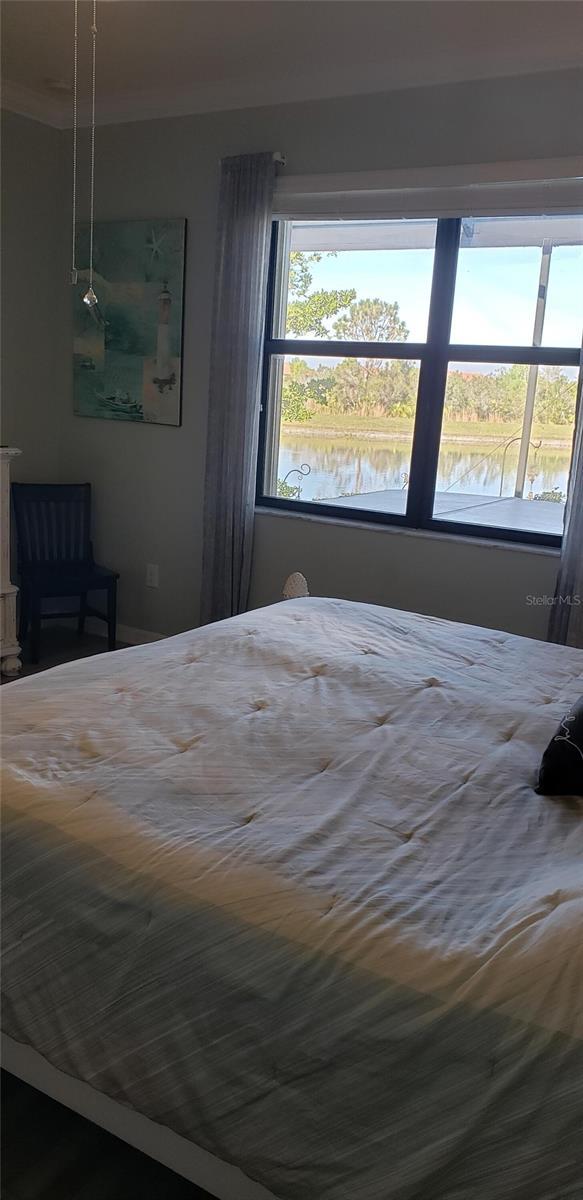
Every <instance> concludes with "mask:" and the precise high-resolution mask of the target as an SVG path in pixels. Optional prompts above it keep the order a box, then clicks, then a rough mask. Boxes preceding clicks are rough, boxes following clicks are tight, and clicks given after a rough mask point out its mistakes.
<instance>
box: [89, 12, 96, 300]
mask: <svg viewBox="0 0 583 1200" xmlns="http://www.w3.org/2000/svg"><path fill="white" fill-rule="evenodd" d="M96 40H97V0H93V24H92V26H91V42H92V44H91V177H90V210H89V287H90V288H92V287H93V209H94V192H95V43H96Z"/></svg>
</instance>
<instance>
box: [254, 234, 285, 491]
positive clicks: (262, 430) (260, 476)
mask: <svg viewBox="0 0 583 1200" xmlns="http://www.w3.org/2000/svg"><path fill="white" fill-rule="evenodd" d="M278 239H279V222H278V221H273V222H272V225H271V243H270V247H269V269H268V275H267V293H266V300H265V334H264V344H263V363H262V368H261V370H262V376H261V402H260V409H259V441H258V446H257V475H256V479H255V499H256V501H260V500H261V499H262V497H263V494H264V490H265V488H264V480H265V446H266V437H267V415H268V414H267V405H268V403H269V371H270V358H271V356H270V354H269V351H268V346H269V343H270V341H271V339H272V338H273V314H274V299H275V282H276V280H275V277H276V272H277V247H278Z"/></svg>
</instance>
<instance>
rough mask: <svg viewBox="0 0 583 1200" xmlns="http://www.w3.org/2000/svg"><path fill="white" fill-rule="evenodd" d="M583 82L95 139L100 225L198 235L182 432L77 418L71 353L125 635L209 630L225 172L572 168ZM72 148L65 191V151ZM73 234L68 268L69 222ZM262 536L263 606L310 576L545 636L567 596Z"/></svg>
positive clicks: (251, 115) (170, 123) (319, 538)
mask: <svg viewBox="0 0 583 1200" xmlns="http://www.w3.org/2000/svg"><path fill="white" fill-rule="evenodd" d="M582 80H583V75H582V74H581V72H576V71H564V72H559V73H551V74H547V75H536V76H531V77H528V76H526V77H523V78H520V79H501V80H496V81H495V82H493V83H487V82H483V81H479V82H478V81H477V82H474V83H468V84H457V85H452V86H446V87H439V88H426V89H415V90H411V91H406V92H394V93H387V94H384V95H381V96H360V97H354V98H346V99H340V100H330V101H321V102H310V103H306V104H293V105H283V106H279V107H271V108H257V109H252V110H244V111H237V112H229V113H214V114H210V115H204V116H193V117H181V118H175V119H167V120H160V121H148V122H141V123H134V124H131V125H117V126H109V127H107V128H103V129H99V130H98V136H97V154H98V167H97V196H96V212H97V215H98V216H99V217H101V218H114V217H120V218H132V217H135V218H140V217H142V218H147V217H151V216H175V217H177V216H186V217H187V218H188V222H189V227H188V259H187V273H186V294H185V346H184V394H183V425H182V427H181V428H180V429H171V428H163V427H153V426H152V427H148V426H144V427H139V426H129V425H128V426H125V425H123V424H122V423H113V422H107V421H96V420H86V419H81V418H77V417H75V416H74V415H73V414H72V409H71V394H70V393H71V383H70V370H69V360H68V353H67V352H65V353H62V354H61V355H60V358H59V367H58V378H57V381H56V388H57V391H58V392H59V395H60V396H61V395H62V397H63V417H62V425H61V430H60V439H59V460H60V466H59V470H60V476H61V478H62V479H63V480H73V479H89V480H91V482H92V483H93V484H94V488H95V502H96V514H95V515H96V545H97V550H98V552H99V554H100V555H101V558H102V560H103V561H105V562H107V563H108V564H109V565H111V566H118V567H119V568H120V569H121V570H122V581H121V592H120V619H121V621H123V622H124V623H125V624H128V625H132V626H137V627H139V628H144V629H151V630H159V631H160V632H174V631H177V630H179V629H183V628H186V627H188V626H191V625H193V624H195V623H196V620H197V615H198V592H199V586H200V562H201V543H202V506H203V478H204V456H205V437H206V406H207V390H208V367H209V341H210V310H211V303H212V291H213V273H214V233H215V222H216V189H217V181H218V163H219V159H220V158H221V157H222V156H223V155H226V154H234V153H242V152H246V151H254V150H262V149H269V148H273V149H277V150H281V151H282V152H284V153H285V154H286V157H287V169H288V170H289V171H290V172H291V173H294V174H296V173H298V174H299V173H301V174H304V173H312V172H313V173H317V172H327V171H328V172H332V171H346V170H360V169H362V170H364V169H367V170H374V169H382V168H390V167H405V166H408V165H418V166H431V165H456V164H461V163H466V162H467V163H469V162H489V161H500V160H504V159H508V160H513V159H523V158H528V157H542V158H545V157H562V156H570V155H573V154H577V153H583V130H582V128H581V125H580V123H577V122H575V121H574V120H573V119H572V114H573V112H575V111H577V108H578V97H579V95H580V92H581V87H582ZM61 142H62V147H61V149H62V155H63V161H62V166H63V175H62V178H63V184H64V186H65V188H67V186H68V183H67V178H66V176H67V172H68V169H69V158H70V149H69V137H68V135H61ZM81 173H82V176H84V174H85V168H84V166H83V165H82V167H81ZM22 186H23V188H24V187H25V185H24V184H23V185H22ZM26 186H28V187H30V181H28V183H27V185H26ZM63 214H64V215H65V216H66V205H64V206H63ZM58 236H59V237H60V239H61V246H62V248H63V254H65V255H66V253H67V240H66V228H65V226H64V225H63V224H62V227H61V230H60V233H59V235H58ZM26 301H27V297H26V295H22V296H21V299H20V303H19V312H20V313H22V312H23V311H26V307H27V303H26ZM63 331H64V333H65V335H66V336H65V344H67V343H68V337H69V334H68V333H67V331H66V326H65V325H64V324H63V330H62V332H63ZM61 345H63V342H61ZM47 469H48V468H47ZM256 524H257V545H256V553H255V561H254V568H253V592H252V597H253V602H254V603H263V602H267V601H269V600H272V599H274V598H276V596H277V595H278V594H279V588H280V583H281V579H282V577H283V576H285V574H287V573H288V571H290V570H292V569H296V568H300V569H303V570H308V573H309V574H310V576H311V583H312V587H313V589H314V591H318V592H323V593H326V592H328V593H334V594H337V595H347V596H350V595H352V596H354V597H355V598H357V597H360V598H369V599H373V600H380V601H381V602H386V603H399V604H402V605H403V607H409V608H421V609H423V610H425V611H431V612H439V613H440V614H442V615H445V616H451V617H457V618H458V619H463V620H468V621H481V622H483V623H484V624H494V625H496V624H497V625H500V626H501V627H504V628H508V629H513V630H517V631H519V632H525V633H530V634H534V635H540V636H544V630H545V625H546V614H545V613H544V612H543V610H541V609H537V610H531V609H529V608H528V607H527V606H526V601H525V597H526V595H527V594H528V593H530V592H531V591H532V592H534V593H537V592H539V593H544V592H548V591H550V592H552V590H553V586H554V571H555V563H556V558H553V556H552V555H551V556H549V555H548V554H544V553H543V554H537V553H529V552H527V551H521V550H506V549H501V548H494V549H492V550H487V551H486V549H485V548H484V547H481V546H478V547H476V546H473V545H472V544H471V543H468V542H467V541H459V542H455V541H453V540H450V541H447V542H445V541H443V540H440V541H436V540H435V539H431V538H428V537H426V536H422V535H418V536H411V535H403V534H397V533H393V532H392V531H390V530H386V529H376V530H374V529H367V530H366V531H362V530H360V529H359V530H355V529H353V528H346V527H344V526H342V527H341V526H337V527H336V526H332V527H331V526H329V525H327V524H326V523H324V522H321V521H315V522H306V521H304V520H303V519H300V518H289V517H279V516H272V515H259V516H258V518H257V523H256ZM147 562H155V563H158V564H159V566H160V588H159V590H158V591H155V590H150V589H146V587H145V564H146V563H147ZM492 577H494V578H500V579H503V581H504V582H503V586H502V587H500V588H498V587H496V589H494V588H493V587H492V583H491V580H492ZM482 588H483V590H482Z"/></svg>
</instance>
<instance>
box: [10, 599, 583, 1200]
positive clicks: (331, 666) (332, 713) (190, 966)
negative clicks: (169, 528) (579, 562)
mask: <svg viewBox="0 0 583 1200" xmlns="http://www.w3.org/2000/svg"><path fill="white" fill-rule="evenodd" d="M2 692H3V695H2V700H3V727H4V769H3V802H4V837H3V856H4V869H3V893H4V902H3V934H4V970H3V989H4V996H3V1030H4V1038H5V1041H4V1046H5V1055H6V1056H7V1057H6V1058H5V1065H6V1066H8V1067H9V1069H12V1070H14V1071H16V1073H20V1074H22V1075H23V1076H24V1077H25V1078H28V1079H29V1081H31V1082H35V1081H36V1083H37V1086H40V1087H43V1088H45V1089H46V1090H48V1091H51V1090H52V1093H53V1094H57V1093H58V1092H59V1088H60V1089H61V1093H60V1094H59V1098H60V1099H63V1100H64V1101H65V1102H66V1103H70V1104H71V1105H72V1106H73V1107H78V1108H79V1109H80V1110H81V1111H85V1112H86V1113H87V1115H89V1116H91V1117H92V1119H94V1120H97V1121H100V1122H101V1123H103V1124H105V1125H106V1126H107V1127H108V1128H111V1127H112V1126H113V1127H114V1131H115V1132H120V1133H121V1135H122V1136H125V1137H127V1139H128V1140H130V1141H131V1140H133V1141H134V1144H138V1145H140V1144H141V1147H142V1148H143V1149H149V1151H150V1153H152V1154H154V1155H155V1156H156V1157H160V1158H162V1160H163V1161H168V1162H169V1165H174V1166H175V1169H178V1170H180V1171H181V1172H182V1173H184V1174H186V1175H188V1176H189V1177H190V1178H193V1179H195V1181H197V1182H199V1183H201V1184H202V1185H203V1186H205V1187H206V1188H207V1189H208V1190H209V1191H210V1192H211V1193H212V1194H214V1195H217V1196H220V1197H223V1200H247V1198H248V1200H260V1198H261V1197H263V1200H266V1198H267V1197H276V1198H278V1200H349V1198H350V1200H354V1198H355V1197H358V1198H359V1200H462V1198H463V1200H467V1198H468V1197H477V1196H479V1197H480V1200H513V1198H518V1197H520V1198H521V1200H522V1198H527V1200H568V1198H570V1197H573V1198H574V1197H575V1196H576V1195H577V1196H579V1195H580V1194H581V1192H580V1188H581V1180H582V1178H583V1139H582V1137H581V1130H582V1128H583V1003H582V1002H581V980H582V974H583V970H582V968H583V938H582V936H581V930H582V928H583V817H582V816H581V813H580V811H578V809H577V807H576V805H575V804H574V803H570V802H569V801H566V802H558V801H554V800H552V799H549V798H544V797H541V796H538V795H537V794H536V793H535V791H534V784H535V779H536V771H537V766H538V763H539V761H540V756H541V753H542V750H543V749H544V747H545V745H546V743H547V742H548V740H549V737H550V736H551V734H552V732H553V730H554V728H555V726H556V724H557V722H558V720H559V718H560V717H561V715H562V714H563V712H564V711H565V709H566V708H567V707H568V706H569V705H570V704H571V702H572V701H573V700H574V699H576V698H577V697H578V696H579V695H581V694H582V693H583V652H582V651H578V650H574V649H569V648H563V647H556V646H551V645H547V644H543V643H539V642H534V641H531V640H528V639H525V638H519V637H516V636H513V635H510V634H506V633H501V632H496V631H492V630H486V629H479V628H474V627H471V626H467V625H460V624H453V623H449V622H446V621H442V620H438V619H434V618H430V617H422V616H418V615H415V614H409V613H405V612H400V611H393V610H390V609H384V608H379V607H376V606H373V605H366V604H355V603H349V602H347V601H342V600H329V599H315V598H306V599H301V600H295V601H288V602H286V603H282V604H279V605H274V606H273V607H270V608H267V609H263V610H261V611H256V612H251V613H248V614H245V615H244V616H241V617H237V618H235V619H233V620H231V621H226V622H222V623H220V624H217V625H214V626H208V627H206V628H203V629H199V630H195V631H193V632H189V633H185V634H181V635H180V636H178V637H173V638H169V639H166V640H164V641H162V642H159V643H156V644H155V645H148V646H141V647H136V648H133V649H130V650H124V651H118V652H117V653H115V654H111V655H110V654H107V655H102V656H99V657H97V658H93V659H89V660H85V661H82V662H76V663H70V664H67V665H65V666H62V667H58V668H55V669H53V670H51V671H47V672H45V673H43V674H40V675H37V676H32V677H29V678H26V679H23V680H22V681H19V682H16V683H13V684H10V685H9V686H8V687H6V688H3V689H2ZM116 1114H117V1115H116ZM116 1122H117V1128H116Z"/></svg>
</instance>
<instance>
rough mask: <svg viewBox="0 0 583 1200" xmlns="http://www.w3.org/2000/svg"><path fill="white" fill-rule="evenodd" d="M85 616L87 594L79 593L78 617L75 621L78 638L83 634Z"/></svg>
mask: <svg viewBox="0 0 583 1200" xmlns="http://www.w3.org/2000/svg"><path fill="white" fill-rule="evenodd" d="M86 616H87V592H81V595H80V596H79V617H78V620H77V633H78V634H79V637H81V635H82V634H84V633H85V618H86Z"/></svg>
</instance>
